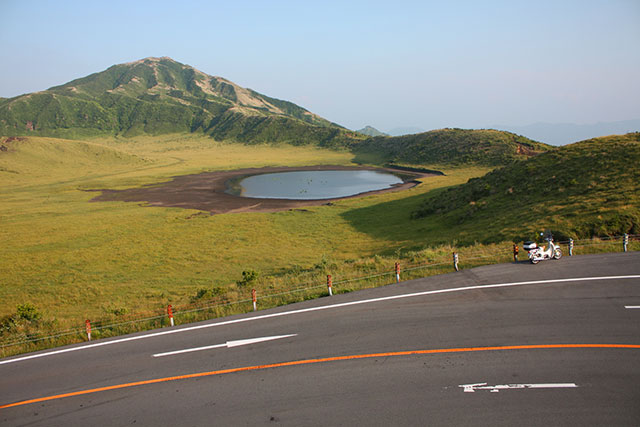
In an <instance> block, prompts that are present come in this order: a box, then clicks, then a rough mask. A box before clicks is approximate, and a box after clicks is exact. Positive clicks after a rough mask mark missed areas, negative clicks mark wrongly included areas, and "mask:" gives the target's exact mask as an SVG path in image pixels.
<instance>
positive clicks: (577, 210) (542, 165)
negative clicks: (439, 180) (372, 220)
mask: <svg viewBox="0 0 640 427" xmlns="http://www.w3.org/2000/svg"><path fill="white" fill-rule="evenodd" d="M639 162H640V133H630V134H627V135H622V136H619V135H613V136H609V137H603V138H595V139H590V140H587V141H582V142H578V143H575V144H571V145H567V146H563V147H559V148H557V149H555V150H552V151H549V152H546V153H543V154H540V155H539V156H536V157H533V158H531V159H529V160H526V161H524V162H518V163H513V164H510V165H508V166H506V167H504V168H501V169H496V170H494V171H492V172H490V173H488V174H487V175H485V176H483V177H481V178H475V179H471V180H469V182H468V183H467V184H464V185H461V186H457V187H452V188H449V189H447V190H441V191H435V192H433V193H430V194H429V195H428V196H427V197H426V198H425V200H424V201H423V202H422V205H421V207H420V208H419V209H418V210H417V211H415V212H414V213H413V217H414V218H415V219H419V220H420V221H421V222H423V223H424V224H429V223H433V224H436V223H437V226H438V227H443V229H447V230H449V231H450V232H454V231H455V233H456V234H457V235H458V236H459V238H460V239H461V240H460V241H463V240H464V241H471V242H473V241H481V242H498V241H504V240H513V241H516V242H517V241H520V240H525V239H530V238H532V237H534V236H535V235H536V233H537V232H542V231H544V230H546V229H550V230H551V231H552V232H554V235H555V237H556V238H557V239H560V240H563V239H566V238H569V237H571V238H587V237H592V236H606V235H621V234H622V233H631V234H637V233H640V168H638V167H637V166H636V165H637V164H638V163H639ZM434 226H435V225H434Z"/></svg>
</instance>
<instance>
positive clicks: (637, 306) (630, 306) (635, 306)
mask: <svg viewBox="0 0 640 427" xmlns="http://www.w3.org/2000/svg"><path fill="white" fill-rule="evenodd" d="M624 308H640V305H625V306H624Z"/></svg>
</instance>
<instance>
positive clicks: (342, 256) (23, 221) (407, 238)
mask: <svg viewBox="0 0 640 427" xmlns="http://www.w3.org/2000/svg"><path fill="white" fill-rule="evenodd" d="M0 141H2V142H1V143H0V145H1V146H5V147H8V148H7V151H0V223H1V224H2V227H0V240H1V241H2V242H3V244H2V245H0V284H1V286H0V317H2V316H5V315H10V314H11V313H13V312H14V311H15V309H16V306H17V305H18V304H23V303H26V302H29V303H32V304H34V305H36V306H37V307H38V308H39V309H40V310H41V311H42V312H43V313H44V316H45V317H49V318H52V317H55V318H57V319H58V322H59V326H60V327H65V326H67V325H69V323H68V322H72V321H75V320H77V319H78V318H80V319H84V318H96V317H103V316H105V315H108V314H110V313H112V312H113V311H114V310H116V309H117V310H118V312H128V313H137V312H140V311H146V310H152V309H153V310H155V309H158V308H162V307H163V306H166V304H168V303H175V304H177V303H181V302H184V301H189V299H190V298H191V297H192V296H193V295H195V294H196V292H197V291H198V289H200V288H203V287H207V286H213V285H216V286H226V285H228V284H233V283H234V282H235V281H236V280H238V279H239V278H241V277H242V275H241V273H242V271H244V270H246V269H255V270H258V271H260V272H261V273H262V275H264V276H266V275H270V274H276V273H280V272H282V271H289V270H291V269H313V266H314V265H316V264H318V263H320V262H321V261H322V260H323V259H329V260H331V262H335V263H343V262H346V261H348V260H355V259H359V258H361V257H366V256H373V255H375V254H382V253H390V254H393V253H394V252H395V251H396V250H398V249H400V248H413V247H416V246H417V245H420V241H421V240H422V239H423V236H420V235H416V234H415V233H413V232H411V230H410V229H406V230H405V232H404V233H402V234H395V235H393V234H390V235H375V234H370V233H367V232H363V231H360V230H358V227H356V226H354V224H353V223H352V221H351V220H350V219H349V218H347V217H346V216H345V214H346V213H348V212H351V211H354V210H358V209H363V208H367V207H371V206H376V205H378V204H384V203H389V202H393V201H398V200H403V199H407V198H408V199H412V198H415V197H416V196H417V195H420V194H423V193H425V192H427V191H429V190H431V189H433V188H438V187H441V186H443V185H451V183H461V182H465V181H466V180H467V179H468V178H469V177H471V176H479V175H482V174H484V173H486V171H487V169H478V170H472V171H466V170H461V171H460V172H451V171H448V170H447V172H448V175H447V176H446V177H437V178H434V180H432V181H431V180H430V179H428V180H426V181H425V184H424V185H423V186H419V187H416V188H414V189H411V190H407V191H404V192H400V193H389V194H382V195H376V196H370V197H365V198H360V199H351V200H344V201H340V202H334V203H333V204H332V205H330V206H318V207H309V208H306V209H303V210H297V211H286V212H279V213H274V214H262V213H248V214H229V215H215V216H209V215H208V214H206V213H203V212H198V211H194V210H186V209H179V208H155V207H145V204H144V203H126V202H103V203H90V202H89V201H90V199H92V198H93V197H94V196H95V193H94V192H89V191H87V190H93V189H101V188H116V189H120V188H130V187H136V186H141V185H148V184H154V183H157V182H161V181H165V180H168V179H170V177H172V176H175V175H183V174H189V173H197V172H200V171H205V170H221V169H229V168H246V167H261V166H274V165H284V166H302V165H313V164H345V165H346V164H351V159H352V157H353V156H352V155H351V154H350V153H348V152H346V151H335V150H326V149H318V148H315V147H307V146H305V147H292V146H282V147H280V146H267V145H258V146H246V145H243V144H230V143H221V142H216V141H212V140H211V138H209V137H203V136H197V135H192V134H186V135H185V134H180V135H166V136H162V137H150V136H139V137H134V138H103V139H92V140H91V142H86V141H72V140H59V139H53V138H36V137H27V138H26V139H24V140H16V139H11V140H10V141H8V140H7V138H2V139H1V140H0ZM417 203H418V201H417V200H416V201H412V202H411V204H410V206H411V209H410V210H414V209H416V208H417V207H418V205H417ZM410 210H409V211H410ZM406 212H407V209H406V207H403V208H402V209H401V210H398V211H389V212H387V213H386V214H387V216H388V217H395V216H397V215H405V216H406ZM383 216H384V215H383ZM362 220H363V221H367V220H371V218H368V219H367V218H362ZM54 309H55V310H57V311H56V312H55V313H54V311H53V310H54ZM120 309H122V310H120Z"/></svg>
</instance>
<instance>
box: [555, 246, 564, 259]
mask: <svg viewBox="0 0 640 427" xmlns="http://www.w3.org/2000/svg"><path fill="white" fill-rule="evenodd" d="M553 258H554V259H560V258H562V250H561V249H560V248H556V250H555V251H554V253H553Z"/></svg>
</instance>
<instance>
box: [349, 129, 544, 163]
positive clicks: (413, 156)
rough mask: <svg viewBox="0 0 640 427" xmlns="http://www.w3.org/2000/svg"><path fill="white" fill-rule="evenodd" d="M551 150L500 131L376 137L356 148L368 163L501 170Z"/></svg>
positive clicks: (446, 130)
mask: <svg viewBox="0 0 640 427" xmlns="http://www.w3.org/2000/svg"><path fill="white" fill-rule="evenodd" d="M551 148H552V147H550V146H548V145H546V144H541V143H539V142H535V141H532V140H530V139H528V138H525V137H523V136H518V135H515V134H512V133H509V132H503V131H497V130H466V129H440V130H434V131H430V132H425V133H419V134H415V135H404V136H397V137H374V138H370V139H367V140H366V141H363V142H361V143H358V144H355V145H354V147H353V149H354V152H355V153H356V155H357V157H356V159H357V160H361V161H363V162H365V163H379V164H380V163H391V164H400V165H402V164H422V165H433V164H448V165H454V166H461V165H482V166H489V167H492V166H502V165H505V164H507V163H509V162H512V161H514V160H521V159H526V158H529V157H532V156H535V155H537V154H539V153H542V152H545V151H547V150H549V149H551Z"/></svg>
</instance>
